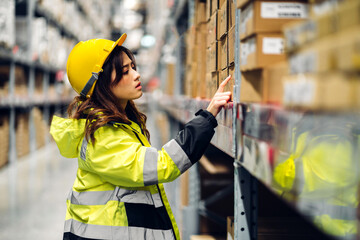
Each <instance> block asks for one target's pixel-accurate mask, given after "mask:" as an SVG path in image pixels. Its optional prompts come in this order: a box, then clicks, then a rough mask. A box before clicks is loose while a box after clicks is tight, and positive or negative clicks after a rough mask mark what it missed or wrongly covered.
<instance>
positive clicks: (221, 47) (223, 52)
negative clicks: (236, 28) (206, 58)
mask: <svg viewBox="0 0 360 240" xmlns="http://www.w3.org/2000/svg"><path fill="white" fill-rule="evenodd" d="M227 40H228V39H227V36H225V37H223V38H222V39H221V40H220V41H218V70H223V69H225V68H227V66H228V59H227V58H228V44H227Z"/></svg>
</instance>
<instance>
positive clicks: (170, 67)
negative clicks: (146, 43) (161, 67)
mask: <svg viewBox="0 0 360 240" xmlns="http://www.w3.org/2000/svg"><path fill="white" fill-rule="evenodd" d="M174 88H175V64H172V63H168V64H167V78H166V89H165V92H166V94H167V95H174Z"/></svg>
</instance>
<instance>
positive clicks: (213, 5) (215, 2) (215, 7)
mask: <svg viewBox="0 0 360 240" xmlns="http://www.w3.org/2000/svg"><path fill="white" fill-rule="evenodd" d="M210 1H211V14H214V13H215V12H216V11H217V10H218V9H219V2H218V0H210Z"/></svg>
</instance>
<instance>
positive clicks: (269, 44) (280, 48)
mask: <svg viewBox="0 0 360 240" xmlns="http://www.w3.org/2000/svg"><path fill="white" fill-rule="evenodd" d="M285 59H286V56H285V54H284V38H283V36H282V35H281V34H257V35H255V36H254V37H251V38H248V39H246V41H244V42H242V43H240V70H241V71H247V70H252V69H259V68H263V67H266V66H269V65H271V64H274V63H277V62H280V61H283V60H285Z"/></svg>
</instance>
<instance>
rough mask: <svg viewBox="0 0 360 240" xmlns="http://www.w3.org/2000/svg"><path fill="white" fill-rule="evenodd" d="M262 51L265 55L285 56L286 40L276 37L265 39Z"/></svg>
mask: <svg viewBox="0 0 360 240" xmlns="http://www.w3.org/2000/svg"><path fill="white" fill-rule="evenodd" d="M262 43H263V44H262V49H263V53H264V54H283V53H284V39H283V38H274V37H264V38H263V42H262Z"/></svg>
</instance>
